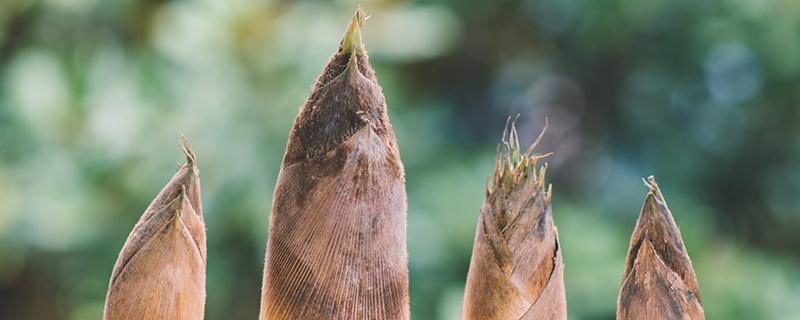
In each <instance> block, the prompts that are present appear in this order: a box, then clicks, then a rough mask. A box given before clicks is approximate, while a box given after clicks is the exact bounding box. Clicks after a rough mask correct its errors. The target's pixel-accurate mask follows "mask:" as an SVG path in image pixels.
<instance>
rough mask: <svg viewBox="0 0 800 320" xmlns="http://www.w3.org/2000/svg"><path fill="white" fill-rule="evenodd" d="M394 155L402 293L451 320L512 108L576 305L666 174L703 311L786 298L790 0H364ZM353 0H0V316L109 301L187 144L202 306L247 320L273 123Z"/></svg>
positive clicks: (272, 155) (617, 277)
mask: <svg viewBox="0 0 800 320" xmlns="http://www.w3.org/2000/svg"><path fill="white" fill-rule="evenodd" d="M361 2H362V4H363V5H364V7H365V8H366V10H367V11H368V12H369V13H370V14H371V18H370V19H369V20H368V22H367V24H366V27H365V28H366V29H365V30H364V39H365V42H366V46H367V49H368V50H369V52H370V57H371V62H372V64H373V65H374V67H375V69H376V71H377V75H378V78H379V81H380V83H381V84H382V86H383V88H384V93H385V94H386V98H387V101H388V104H389V113H390V117H391V119H392V122H393V124H394V128H395V131H396V134H397V138H398V140H399V144H400V150H401V153H402V158H403V161H404V163H405V167H406V173H407V177H406V178H407V188H408V202H409V212H408V246H409V251H410V259H409V265H410V281H411V311H412V317H413V318H414V319H458V317H459V313H460V305H461V298H462V291H463V286H464V281H465V277H466V272H467V268H468V264H469V256H470V253H471V246H472V241H473V232H474V229H475V222H476V219H477V215H478V210H479V208H480V206H481V203H482V200H483V194H484V188H485V184H486V178H487V176H488V175H489V174H490V173H491V171H492V167H493V160H494V151H495V145H496V143H497V142H498V140H499V138H500V133H501V130H502V127H503V125H504V122H505V119H506V117H507V116H508V115H512V114H516V113H520V114H521V118H520V122H519V127H520V134H521V135H522V136H523V137H524V138H525V139H524V141H523V143H524V144H528V143H530V142H531V141H532V140H533V137H534V136H535V134H536V133H538V131H539V130H540V129H541V127H542V126H543V123H544V119H545V117H549V120H550V130H549V131H548V133H547V135H546V136H545V139H544V143H543V145H542V147H541V149H540V151H541V152H548V151H553V152H555V155H554V156H552V157H551V158H549V160H548V162H549V163H550V165H551V168H550V170H549V171H548V174H549V176H548V181H549V182H552V183H553V185H554V193H555V197H554V205H553V206H554V209H553V210H554V216H555V220H556V223H557V225H558V228H559V231H560V237H561V241H562V246H563V254H564V262H565V264H566V276H565V278H566V285H567V296H568V301H569V303H568V307H569V315H570V318H571V319H613V318H614V312H615V307H616V296H617V292H618V287H619V284H620V282H621V280H622V279H621V276H622V272H623V265H624V262H625V254H626V250H627V246H628V241H629V237H630V233H631V231H632V229H633V226H634V223H635V219H636V217H637V215H638V213H639V209H640V207H641V203H642V201H643V200H644V197H645V194H646V192H647V189H646V188H645V187H644V186H643V185H642V182H641V180H640V179H641V178H642V177H645V176H648V175H650V174H654V175H656V177H657V178H658V180H659V182H660V184H661V186H662V189H663V191H664V194H665V196H666V198H667V201H668V202H669V204H670V206H671V209H672V211H673V214H674V215H675V219H676V221H677V222H678V224H679V225H680V227H681V230H682V232H683V237H684V240H685V241H686V245H687V247H688V250H689V253H690V255H691V257H692V259H693V261H694V267H695V269H696V271H697V276H698V279H699V281H700V286H701V292H702V297H703V302H704V305H705V308H706V313H707V316H708V318H709V319H798V316H799V315H800V304H799V303H798V301H800V271H799V270H800V249H798V248H800V200H798V195H800V2H798V1H793V0H761V1H747V0H726V1H692V0H655V1H634V0H605V1H589V0H541V1H513V0H500V1H486V0H460V1H456V0H450V1H390V0H387V1H361ZM356 5H357V2H354V1H345V0H342V1H331V2H318V1H278V0H273V1H270V0H258V1H256V0H226V1H213V0H205V1H165V0H141V1H133V0H114V1H99V0H44V1H35V0H3V1H0V318H2V319H71V320H78V319H99V318H100V316H101V312H102V307H103V300H104V296H105V292H106V286H107V283H108V279H109V276H110V273H111V269H112V266H113V264H114V261H115V259H116V256H117V253H118V251H119V250H120V248H121V247H122V244H123V242H124V241H125V238H126V237H127V234H128V232H129V231H130V230H131V228H132V226H133V224H134V223H135V221H136V220H137V219H138V217H139V215H140V214H141V213H142V211H143V210H144V208H145V207H146V206H147V204H148V203H149V201H150V200H151V199H152V198H153V197H154V196H155V194H156V193H157V192H158V190H159V189H160V188H161V187H162V186H163V184H164V183H165V182H166V181H167V179H168V178H169V177H170V176H171V175H172V174H173V172H174V170H175V169H176V165H177V163H179V162H180V161H182V155H181V152H180V149H179V148H178V144H177V140H178V137H179V135H180V133H181V132H182V133H184V134H185V135H186V136H187V137H188V138H189V139H190V141H191V142H192V143H193V145H194V148H195V151H196V153H197V155H198V157H199V165H200V169H201V177H202V185H203V202H204V206H205V214H206V223H207V227H208V252H209V253H208V255H209V260H208V261H209V262H208V303H207V308H206V318H207V319H255V318H256V316H257V314H258V305H259V298H260V286H261V271H262V265H263V256H264V247H265V241H266V230H267V218H268V214H269V207H270V204H271V199H272V191H273V188H274V183H275V179H276V175H277V173H278V169H279V165H280V161H281V158H282V155H283V151H284V147H285V143H286V139H287V136H288V131H289V129H290V127H291V125H292V121H293V119H294V117H295V116H296V114H297V108H298V106H300V105H301V104H302V102H303V101H304V100H305V98H306V96H307V94H308V93H309V88H310V87H311V84H312V82H313V81H314V79H315V78H316V76H317V75H318V73H319V72H320V70H321V69H322V66H323V65H324V64H325V62H326V61H327V59H328V57H329V56H330V55H331V54H332V53H333V52H334V50H335V49H336V46H337V44H338V41H339V38H340V36H341V34H342V33H343V30H344V28H345V26H346V25H347V23H348V20H349V18H350V16H351V14H352V12H353V10H354V8H355V7H356Z"/></svg>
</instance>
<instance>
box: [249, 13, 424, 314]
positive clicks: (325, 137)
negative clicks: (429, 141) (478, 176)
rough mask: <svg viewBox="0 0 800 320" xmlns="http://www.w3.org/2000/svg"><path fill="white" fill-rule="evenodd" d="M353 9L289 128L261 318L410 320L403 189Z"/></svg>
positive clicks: (382, 103) (360, 16)
mask: <svg viewBox="0 0 800 320" xmlns="http://www.w3.org/2000/svg"><path fill="white" fill-rule="evenodd" d="M363 22H364V16H363V14H362V13H361V11H360V10H359V11H357V12H356V15H355V17H354V18H353V21H352V22H351V24H350V26H349V27H348V30H347V31H346V33H345V37H344V39H343V40H342V43H341V45H340V48H339V51H338V52H337V53H336V54H335V55H334V56H333V57H332V58H331V60H330V61H329V63H328V64H327V65H326V66H325V68H324V70H323V71H322V74H321V75H320V77H319V78H318V79H317V83H316V84H315V85H314V86H313V88H312V92H311V95H310V96H309V98H308V101H306V103H305V104H304V105H303V107H302V108H301V109H300V113H299V115H298V117H297V119H296V120H295V124H294V127H293V128H292V132H291V133H290V136H289V143H288V145H287V149H286V155H285V157H284V160H283V164H282V167H281V172H280V174H279V177H278V182H277V186H276V188H275V196H274V200H273V205H272V215H271V216H270V225H269V240H268V243H267V252H266V263H265V267H264V279H263V288H262V299H261V315H260V318H261V319H408V317H409V306H408V270H407V252H406V194H405V181H404V173H403V167H402V164H401V162H400V156H399V152H398V150H397V146H396V141H395V137H394V133H393V132H392V127H391V124H390V123H389V119H388V116H387V114H386V103H385V101H384V97H383V94H382V93H381V89H380V87H379V86H378V84H377V82H376V80H375V76H374V73H373V71H372V69H371V67H370V66H369V63H368V62H367V55H366V52H365V51H364V49H363V45H362V44H361V40H360V30H359V28H360V26H361V24H362V23H363Z"/></svg>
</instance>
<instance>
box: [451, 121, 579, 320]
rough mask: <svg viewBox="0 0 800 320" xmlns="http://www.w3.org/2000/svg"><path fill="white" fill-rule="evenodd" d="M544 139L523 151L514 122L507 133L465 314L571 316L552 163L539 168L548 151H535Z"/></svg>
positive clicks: (484, 212) (479, 235) (481, 221)
mask: <svg viewBox="0 0 800 320" xmlns="http://www.w3.org/2000/svg"><path fill="white" fill-rule="evenodd" d="M543 133H544V130H543V131H542V134H543ZM539 139H541V135H540V136H539ZM539 139H537V140H536V142H535V143H534V144H533V145H532V146H531V147H530V148H528V150H527V151H525V152H524V153H520V147H519V141H518V138H517V133H516V129H515V126H514V124H513V123H512V124H511V129H510V130H505V131H504V133H503V149H504V150H503V151H502V153H501V152H499V151H498V157H497V159H496V161H495V170H494V179H493V182H492V187H491V188H489V187H487V192H486V200H485V202H484V204H483V207H482V208H481V213H480V217H479V218H478V227H477V231H476V235H475V243H474V246H473V251H472V260H471V261H470V268H469V273H468V275H467V285H466V290H465V293H464V310H463V314H462V318H463V319H476V320H478V319H479V320H488V319H503V320H506V319H566V315H567V313H566V298H565V293H564V275H563V272H564V265H563V263H562V260H561V249H560V246H559V243H558V232H557V230H556V227H555V225H554V223H553V216H552V211H551V196H552V192H551V190H550V188H548V190H545V188H544V180H545V171H546V168H547V166H546V165H545V166H544V167H542V168H541V169H539V170H538V171H537V170H536V163H537V161H538V160H539V159H541V158H543V157H545V156H547V155H532V154H531V152H532V151H533V148H535V147H536V145H537V144H538V142H539Z"/></svg>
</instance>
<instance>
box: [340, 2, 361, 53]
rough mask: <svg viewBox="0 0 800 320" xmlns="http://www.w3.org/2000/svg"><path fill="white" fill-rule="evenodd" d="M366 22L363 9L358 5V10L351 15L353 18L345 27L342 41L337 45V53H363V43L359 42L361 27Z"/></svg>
mask: <svg viewBox="0 0 800 320" xmlns="http://www.w3.org/2000/svg"><path fill="white" fill-rule="evenodd" d="M366 20H367V16H366V14H365V13H364V9H363V8H361V5H359V6H358V8H356V12H355V13H354V14H353V18H352V19H351V20H350V24H349V25H348V26H347V30H346V31H345V33H344V36H343V37H342V41H341V42H340V43H339V53H341V54H348V53H350V52H355V53H358V54H364V53H365V51H366V50H365V49H364V43H363V42H362V40H361V27H362V26H363V25H364V22H365V21H366Z"/></svg>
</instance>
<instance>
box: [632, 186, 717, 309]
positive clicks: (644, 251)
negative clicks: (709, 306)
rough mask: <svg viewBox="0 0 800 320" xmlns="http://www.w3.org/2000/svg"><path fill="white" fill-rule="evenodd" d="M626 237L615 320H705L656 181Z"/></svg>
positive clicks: (675, 228)
mask: <svg viewBox="0 0 800 320" xmlns="http://www.w3.org/2000/svg"><path fill="white" fill-rule="evenodd" d="M645 185H646V186H647V187H648V188H649V189H650V192H649V193H648V194H647V199H646V200H645V203H644V206H643V207H642V212H641V214H640V215H639V220H638V221H637V222H636V228H635V229H634V231H633V236H632V237H631V244H630V249H629V251H628V258H627V263H626V266H625V273H624V275H623V282H622V287H621V289H620V293H619V299H618V301H617V319H695V320H696V319H704V317H705V316H704V312H703V306H702V304H701V301H700V290H699V287H698V285H697V278H696V276H695V274H694V270H693V269H692V262H691V260H690V259H689V254H688V253H687V252H686V248H685V247H684V244H683V239H682V238H681V233H680V230H678V225H677V224H676V223H675V221H674V220H673V218H672V213H671V212H670V211H669V208H667V203H666V201H665V200H664V196H663V195H662V194H661V190H660V189H659V188H658V184H656V181H655V178H653V177H652V176H651V177H650V178H649V182H645Z"/></svg>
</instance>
